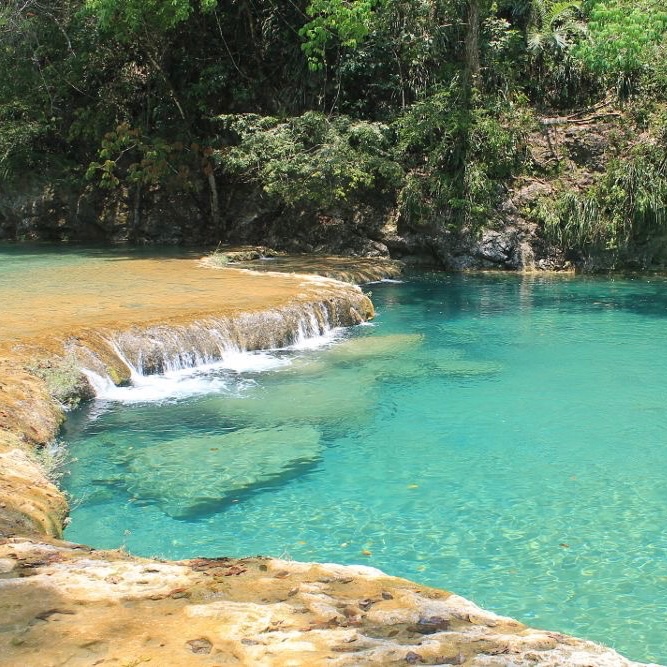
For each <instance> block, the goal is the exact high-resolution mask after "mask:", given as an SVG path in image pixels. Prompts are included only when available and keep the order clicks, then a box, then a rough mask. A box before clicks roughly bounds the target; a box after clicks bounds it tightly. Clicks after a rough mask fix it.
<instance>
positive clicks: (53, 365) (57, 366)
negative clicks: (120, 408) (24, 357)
mask: <svg viewBox="0 0 667 667" xmlns="http://www.w3.org/2000/svg"><path fill="white" fill-rule="evenodd" d="M26 370H27V371H28V372H29V373H31V374H32V375H36V376H37V377H39V378H41V379H42V380H44V382H45V383H46V388H47V389H48V391H49V394H51V396H52V397H53V398H55V399H56V401H58V402H59V403H61V404H62V405H63V406H65V407H66V408H74V407H76V406H77V405H78V404H79V403H80V402H81V400H86V399H89V398H92V397H93V393H92V390H91V388H90V385H89V384H88V382H87V380H86V378H85V377H84V376H83V374H82V373H81V369H80V368H79V366H78V364H77V362H76V359H74V357H72V356H66V357H54V358H51V359H39V360H36V361H34V362H33V363H31V364H28V365H27V366H26Z"/></svg>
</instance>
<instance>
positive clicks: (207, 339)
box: [69, 286, 373, 401]
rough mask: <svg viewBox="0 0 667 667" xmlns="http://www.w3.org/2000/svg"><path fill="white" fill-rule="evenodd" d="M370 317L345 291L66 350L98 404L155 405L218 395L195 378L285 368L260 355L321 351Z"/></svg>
mask: <svg viewBox="0 0 667 667" xmlns="http://www.w3.org/2000/svg"><path fill="white" fill-rule="evenodd" d="M372 316H373V310H372V305H371V304H370V300H369V299H368V297H366V296H365V295H364V294H363V293H362V292H361V291H360V290H358V289H357V288H354V289H353V290H350V288H349V286H345V291H344V292H342V293H340V294H325V295H324V298H322V299H321V300H318V301H297V302H295V303H292V304H289V305H287V306H283V307H281V308H276V309H273V310H268V311H262V312H256V313H239V314H237V315H235V316H229V315H226V316H208V317H202V318H201V319H196V320H194V321H189V322H175V323H167V324H155V325H149V326H145V327H139V326H134V327H132V328H130V329H126V330H121V331H109V332H99V331H98V332H91V333H90V335H89V336H87V337H86V336H83V337H78V338H77V339H76V340H75V341H71V342H70V345H69V348H70V351H71V352H72V353H74V354H75V355H76V357H77V359H78V362H79V366H80V368H81V369H82V372H83V373H84V375H85V376H86V377H87V379H88V381H89V383H90V385H91V386H92V388H93V390H94V392H95V394H96V395H97V396H98V397H100V398H108V399H112V400H124V401H140V400H155V399H160V398H165V397H169V396H174V395H182V394H183V393H184V394H187V395H192V394H193V393H203V392H207V391H212V390H215V389H220V388H221V387H222V386H223V385H224V380H223V379H222V378H220V377H216V376H209V377H205V378H204V377H203V374H202V371H205V370H210V369H215V368H219V367H222V368H226V369H231V370H238V371H241V370H265V369H269V368H273V367H275V366H277V365H281V364H284V363H286V361H285V360H284V359H283V358H280V357H277V356H276V355H271V354H268V353H267V351H269V350H273V351H275V350H278V349H284V348H291V347H293V348H297V349H306V348H310V347H316V346H318V345H321V344H326V343H327V342H328V341H330V340H331V339H332V338H333V337H334V336H335V334H336V332H337V331H339V330H340V329H341V327H344V326H349V325H353V324H358V323H359V322H361V321H364V320H366V319H368V318H370V317H372ZM262 351H263V352H262ZM249 353H252V354H249ZM175 380H176V382H177V383H178V388H176V383H175V382H174V381H175ZM119 385H126V387H125V388H120V387H119ZM127 385H130V389H131V391H128V388H127Z"/></svg>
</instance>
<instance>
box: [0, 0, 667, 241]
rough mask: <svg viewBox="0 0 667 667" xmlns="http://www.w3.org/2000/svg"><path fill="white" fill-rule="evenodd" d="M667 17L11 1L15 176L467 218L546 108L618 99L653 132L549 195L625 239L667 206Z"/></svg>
mask: <svg viewBox="0 0 667 667" xmlns="http://www.w3.org/2000/svg"><path fill="white" fill-rule="evenodd" d="M666 34H667V6H666V5H665V2H664V0H584V1H582V2H555V1H554V0H498V1H497V2H490V1H489V0H4V3H3V4H2V7H1V8H0V59H1V60H2V62H1V63H0V64H1V67H2V71H3V76H2V77H1V78H0V185H2V184H3V183H4V184H5V185H6V184H8V183H16V182H18V181H20V180H21V179H25V178H28V177H30V176H31V175H34V174H40V175H44V174H52V175H54V176H55V177H57V178H59V179H68V178H69V179H79V180H83V179H85V180H86V182H87V183H90V184H93V185H94V187H97V188H101V189H109V190H113V189H114V188H119V187H144V188H169V189H173V190H182V191H188V189H192V188H198V187H207V186H206V184H207V183H208V186H210V187H211V188H216V187H217V185H216V182H221V181H222V182H225V183H235V182H237V183H244V184H249V183H251V184H255V185H256V186H257V187H261V188H262V189H263V191H264V192H265V193H266V195H267V196H270V197H273V198H275V199H276V200H277V201H280V202H281V203H282V204H283V205H284V206H287V207H290V206H291V207H298V206H302V205H311V206H316V207H318V206H319V207H327V206H331V205H333V204H335V203H337V202H345V201H348V202H354V201H357V200H363V199H364V197H367V196H371V195H373V196H377V195H378V194H379V195H381V196H383V197H387V198H389V199H391V200H392V201H393V202H394V203H395V206H396V207H397V210H399V211H400V214H401V215H402V216H403V219H404V220H407V221H413V223H414V224H420V223H422V222H424V221H434V220H435V221H439V223H440V224H448V225H453V226H458V227H461V226H462V225H472V224H475V222H476V221H480V220H483V219H485V217H486V216H488V214H489V212H490V211H491V210H492V209H493V207H494V206H495V205H496V203H497V201H498V198H499V196H500V193H501V191H502V188H503V187H504V186H503V183H506V182H507V181H508V180H509V179H512V178H513V177H516V176H517V175H518V174H521V173H528V172H529V171H530V169H531V167H530V160H529V159H528V151H527V137H528V135H529V134H530V133H531V132H534V131H535V130H536V129H538V127H539V124H538V119H539V118H544V117H547V118H548V117H561V116H567V115H568V114H573V113H575V112H577V111H579V110H586V109H595V108H600V107H601V106H603V105H612V106H613V107H615V108H621V109H623V110H624V113H628V114H629V115H630V117H631V118H632V119H633V122H635V123H636V127H638V128H644V129H645V131H646V132H647V133H648V134H650V137H651V139H650V141H647V142H644V143H642V144H641V145H639V146H637V147H636V149H634V150H633V151H632V152H630V153H628V154H625V155H621V156H619V159H618V160H617V161H616V162H615V163H614V164H612V168H611V169H610V170H608V171H607V172H606V173H605V174H604V175H601V176H600V178H599V182H597V183H596V184H595V187H594V188H592V189H589V190H588V191H587V192H586V193H585V194H584V195H581V194H580V193H574V194H573V193H563V196H562V197H561V198H560V199H559V201H558V203H557V206H556V207H555V208H552V210H549V211H541V212H540V211H536V212H535V215H536V216H537V217H538V218H540V220H541V221H542V223H543V224H544V225H545V226H546V227H547V228H548V229H551V230H552V232H553V234H554V236H555V237H557V236H559V235H560V236H561V237H562V236H563V234H566V233H567V224H566V223H567V221H568V220H570V218H571V216H572V215H576V216H578V219H579V220H580V221H583V223H585V224H582V225H580V226H579V227H578V228H577V230H576V233H577V234H579V235H583V236H582V237H581V238H580V239H579V241H580V242H582V243H584V242H590V241H593V240H595V239H596V238H598V237H599V238H601V239H603V240H604V242H605V243H613V242H615V239H617V238H618V237H620V236H622V235H623V234H626V233H627V229H626V227H627V225H628V224H629V223H628V221H630V224H632V222H633V221H634V222H635V223H637V224H639V223H641V224H649V225H651V224H653V225H655V224H663V223H664V217H665V211H664V202H665V200H666V199H667V175H666V173H665V172H666V170H667V167H666V164H665V151H666V149H667V113H666V112H665V104H664V103H665V99H666V96H667V64H666V63H667V52H666V44H667V40H666V37H665V36H666ZM555 168H557V167H555ZM647 183H650V187H648V186H647ZM201 184H204V185H203V186H202V185H201ZM216 201H217V200H216ZM540 216H541V217H540ZM443 221H444V222H443Z"/></svg>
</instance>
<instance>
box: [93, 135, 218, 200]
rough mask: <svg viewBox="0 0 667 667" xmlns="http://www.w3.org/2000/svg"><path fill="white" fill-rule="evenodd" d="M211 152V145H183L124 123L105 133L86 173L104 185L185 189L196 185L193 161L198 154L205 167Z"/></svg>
mask: <svg viewBox="0 0 667 667" xmlns="http://www.w3.org/2000/svg"><path fill="white" fill-rule="evenodd" d="M211 153H212V151H211V149H210V148H202V147H201V146H199V145H198V144H192V145H190V146H185V145H184V144H183V143H182V142H178V141H176V142H168V141H166V140H164V139H163V138H161V137H149V136H146V135H144V134H143V133H142V131H141V130H140V129H138V128H133V127H131V126H130V125H128V124H127V123H123V124H121V125H119V126H118V127H117V128H116V129H115V130H113V131H111V132H108V133H107V134H106V135H105V136H104V138H103V140H102V145H101V148H100V150H99V153H98V157H99V161H93V162H91V163H90V165H89V166H88V170H87V172H86V177H87V178H88V179H90V180H94V181H97V182H98V183H99V185H100V187H102V188H105V189H113V188H116V187H118V186H119V185H121V184H122V183H126V184H132V183H134V184H140V185H168V186H170V187H173V188H178V189H181V190H183V189H185V190H187V189H191V188H193V187H195V183H194V182H193V180H192V167H191V165H192V163H193V161H196V160H197V159H198V158H199V159H200V162H201V167H202V169H204V170H206V168H207V167H208V164H209V157H210V155H211ZM208 168H210V167H208Z"/></svg>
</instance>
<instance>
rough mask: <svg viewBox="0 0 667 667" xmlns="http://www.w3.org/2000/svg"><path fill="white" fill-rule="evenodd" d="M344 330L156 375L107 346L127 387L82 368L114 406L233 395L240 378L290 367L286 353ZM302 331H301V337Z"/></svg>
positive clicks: (336, 336)
mask: <svg viewBox="0 0 667 667" xmlns="http://www.w3.org/2000/svg"><path fill="white" fill-rule="evenodd" d="M344 332H345V329H344V328H342V327H340V328H335V329H331V330H329V331H326V332H324V333H323V334H322V335H320V336H307V335H299V337H298V339H297V342H296V343H294V344H293V345H290V346H289V347H287V348H282V349H273V350H258V351H252V352H244V351H237V350H233V351H232V350H230V351H228V352H226V353H225V354H224V355H223V358H222V359H221V360H220V361H216V362H211V363H204V364H200V365H197V366H193V367H190V368H177V369H174V370H169V371H166V372H165V373H161V374H159V375H144V374H143V373H141V372H140V370H138V369H137V368H136V367H135V366H134V365H133V364H131V363H130V362H129V361H128V360H127V358H126V357H125V356H124V355H123V353H122V352H121V350H120V349H118V347H117V346H116V345H113V343H110V344H111V345H112V346H113V347H114V349H115V352H116V354H117V355H118V356H119V357H120V358H121V359H123V361H124V362H125V363H126V364H127V365H128V367H129V368H130V372H131V377H130V384H129V385H127V386H124V387H118V386H116V385H115V384H114V383H113V382H112V381H111V379H110V378H108V377H104V376H102V375H99V374H98V373H96V372H94V371H91V370H89V369H83V372H84V374H85V375H86V377H87V378H88V381H89V382H90V384H91V386H92V387H93V390H94V392H95V396H96V398H97V399H98V400H99V401H105V402H106V401H109V402H115V403H153V402H162V401H165V402H166V401H173V400H180V399H185V398H189V397H192V396H201V395H203V394H212V393H225V392H235V391H238V389H239V386H240V384H239V377H238V376H239V375H243V374H255V373H265V372H268V371H275V370H279V369H281V368H284V367H286V366H289V365H290V364H291V363H292V362H293V360H294V358H295V355H294V354H289V352H297V351H306V350H315V349H318V348H322V347H327V346H329V345H332V344H333V343H334V342H335V341H336V340H338V339H340V338H341V337H342V336H343V335H344ZM301 333H302V332H300V334H301Z"/></svg>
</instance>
